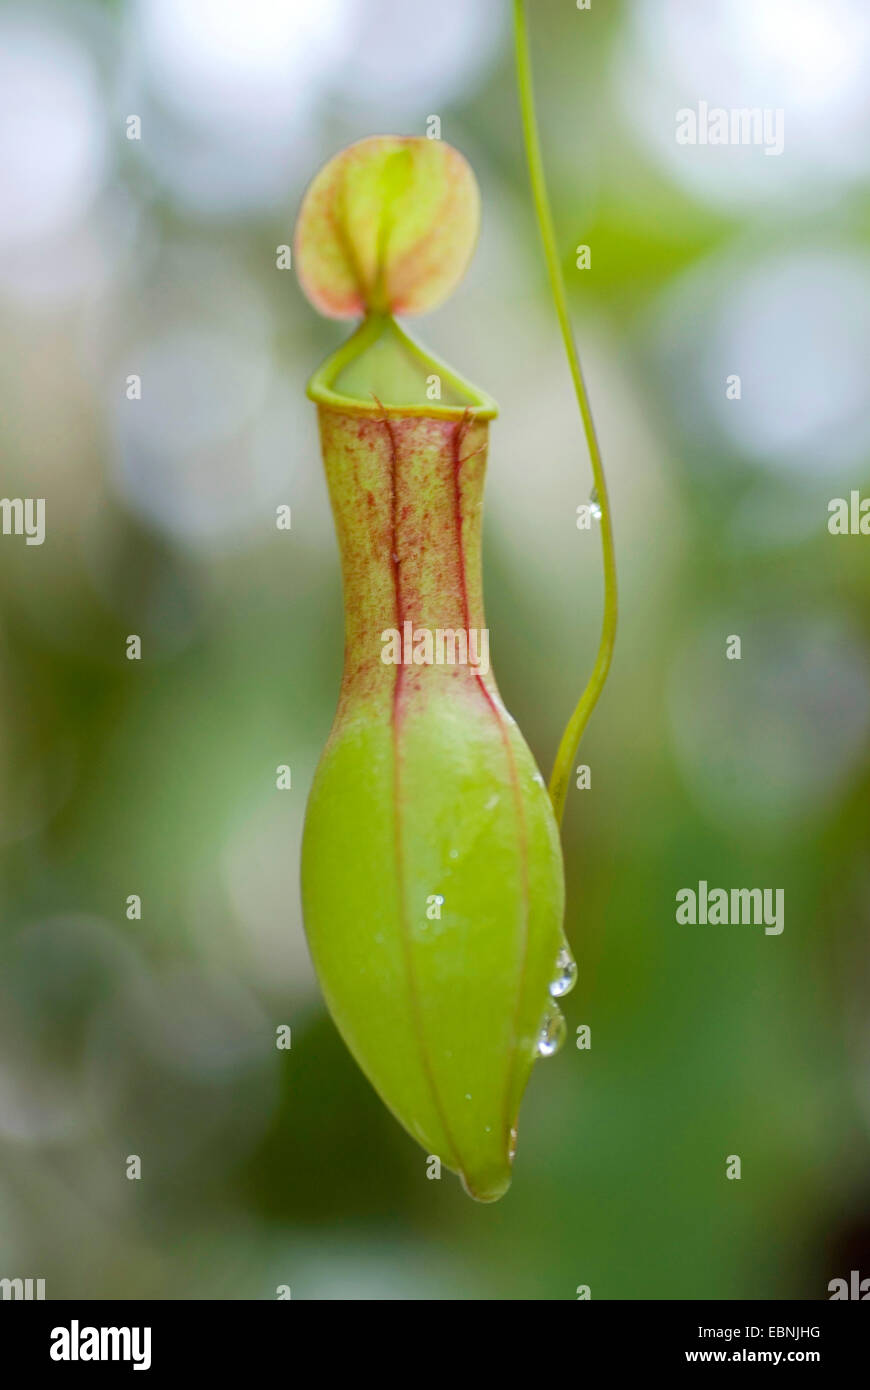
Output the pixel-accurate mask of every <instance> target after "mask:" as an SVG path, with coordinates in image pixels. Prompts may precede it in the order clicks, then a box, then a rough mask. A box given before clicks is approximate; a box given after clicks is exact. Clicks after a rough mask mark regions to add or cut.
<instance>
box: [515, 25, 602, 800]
mask: <svg viewBox="0 0 870 1390" xmlns="http://www.w3.org/2000/svg"><path fill="white" fill-rule="evenodd" d="M514 32H515V36H516V64H517V83H518V86H519V97H520V110H521V113H522V121H523V135H524V138H525V145H526V158H527V159H528V164H529V175H530V178H531V184H532V196H533V198H534V203H535V212H536V214H537V218H538V227H539V230H540V233H541V240H542V241H543V243H544V257H545V259H546V262H547V272H548V274H549V277H550V289H551V291H552V295H553V301H554V303H555V306H556V315H557V317H558V320H559V327H560V329H561V331H562V340H563V342H564V344H565V352H566V353H567V356H568V364H569V366H570V368H571V376H572V377H573V379H574V390H575V391H576V393H577V403H578V405H579V406H580V414H581V416H582V419H583V430H584V432H585V435H586V444H587V446H588V449H589V458H590V461H591V464H592V477H593V479H594V481H595V490H596V493H597V494H598V504H599V506H600V508H601V550H602V556H603V559H604V617H603V621H602V626H601V640H600V642H599V644H598V655H597V656H596V658H595V665H594V666H593V668H592V674H591V676H590V677H589V682H588V684H587V686H586V689H585V690H584V691H583V694H582V695H581V696H580V701H579V703H578V705H577V708H576V709H575V710H574V713H573V714H572V715H571V718H570V719H569V721H568V724H567V726H566V728H565V732H564V733H563V735H562V739H561V742H560V743H559V749H558V752H557V753H556V761H555V762H554V764H553V771H552V774H551V776H550V788H549V790H550V799H551V801H552V803H553V809H554V811H555V813H556V820H557V821H558V822H559V824H561V822H562V816H563V814H564V811H565V797H566V795H567V792H568V783H569V781H570V779H571V769H572V765H573V762H574V756H575V754H576V752H577V746H578V744H579V742H580V739H581V737H582V735H583V731H584V729H585V728H586V725H587V723H588V722H589V716H590V715H591V713H592V711H593V710H594V708H595V705H596V703H597V701H598V697H599V695H600V694H601V691H602V689H603V688H604V682H605V681H606V680H607V672H608V671H609V669H610V660H611V657H612V655H613V644H614V641H615V639H616V618H617V611H618V604H617V591H616V557H615V553H614V548H613V523H612V521H611V517H610V499H609V497H608V495H607V483H606V481H605V477H604V466H603V464H602V462H601V451H600V449H599V447H598V438H597V436H596V433H595V422H594V420H593V419H592V410H591V407H590V405H589V398H588V396H587V394H586V383H585V382H584V380H583V370H582V368H581V366H580V358H579V356H578V353H577V347H576V344H575V342H574V335H573V333H572V331H571V320H570V319H569V317H568V304H567V301H566V297H565V284H564V280H563V278H562V267H561V264H560V261H559V252H558V249H557V246H556V234H555V230H554V228H553V215H552V213H551V211H550V202H549V198H548V196H547V183H546V179H545V176H544V166H543V161H542V159H541V146H540V141H539V139H538V128H537V122H536V119H535V98H534V89H533V86H532V66H531V62H530V60H529V40H528V31H527V28H526V11H525V0H514Z"/></svg>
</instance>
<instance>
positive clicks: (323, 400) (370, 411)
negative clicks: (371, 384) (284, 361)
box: [306, 313, 498, 420]
mask: <svg viewBox="0 0 870 1390" xmlns="http://www.w3.org/2000/svg"><path fill="white" fill-rule="evenodd" d="M387 326H389V327H390V328H391V330H392V331H393V332H395V333H396V334H397V335H398V337H399V338H400V340H401V341H402V343H403V344H404V346H405V347H406V348H407V349H408V351H409V352H410V353H412V354H413V356H415V357H417V358H418V359H419V360H420V361H421V362H422V363H423V364H424V365H425V366H428V367H430V368H431V369H432V370H433V372H435V373H436V374H437V375H438V376H439V377H440V378H441V379H442V380H443V381H445V382H446V383H447V384H448V385H449V386H452V387H453V389H454V390H455V391H456V392H458V393H459V394H460V395H463V396H466V397H467V398H468V403H467V404H464V405H441V404H439V403H438V401H426V402H425V403H421V404H419V405H394V404H393V403H392V402H391V401H388V400H385V401H381V400H379V399H378V398H377V397H376V396H372V399H371V402H368V401H365V400H362V399H360V397H358V396H345V395H343V394H342V393H341V392H340V391H336V390H334V389H333V388H334V383H335V380H336V378H337V377H338V376H339V375H340V374H341V372H343V371H344V369H345V368H346V367H348V366H349V365H350V363H351V362H353V361H354V360H355V359H356V358H357V357H358V356H359V355H360V354H361V353H362V352H364V351H365V350H366V348H367V347H369V346H370V345H371V344H372V343H373V342H374V341H375V340H376V338H377V337H378V336H380V335H381V334H382V333H383V332H384V330H385V328H386V327H387ZM306 394H307V396H308V397H309V399H310V400H312V401H314V402H315V404H317V405H321V406H327V407H329V408H330V409H332V410H338V411H340V412H341V413H342V414H344V415H361V416H368V417H371V418H373V419H378V418H381V417H382V416H383V415H384V413H385V412H386V413H388V414H389V415H390V416H391V417H392V418H402V417H405V418H409V419H413V418H417V419H421V418H422V419H435V420H462V419H465V418H468V419H470V420H493V419H495V417H496V415H497V414H498V405H497V404H496V402H495V401H494V400H493V398H492V396H490V395H488V394H487V393H486V392H485V391H481V390H480V388H479V387H477V386H474V385H472V383H471V382H469V381H466V380H464V378H463V377H461V376H459V374H458V373H457V372H455V371H454V370H453V368H452V367H448V365H447V363H446V362H443V361H441V359H440V358H438V357H435V356H434V355H433V354H432V353H430V352H428V351H427V350H426V348H424V347H423V346H422V345H421V344H420V343H418V342H416V340H415V339H414V338H412V337H411V336H410V334H408V333H406V332H405V330H404V329H403V328H402V327H401V326H400V325H399V324H398V323H397V322H396V320H395V319H394V318H393V317H392V315H390V314H379V313H370V314H368V315H367V316H366V317H365V318H364V319H363V321H362V323H361V324H360V326H359V327H358V328H357V330H356V332H355V333H353V334H352V336H351V337H350V338H348V340H347V342H346V343H342V345H341V347H340V348H338V349H337V351H336V352H334V353H332V355H331V356H330V357H328V358H327V359H326V361H325V362H324V363H322V365H321V366H320V367H318V369H317V371H316V372H315V373H314V375H313V376H312V377H311V379H310V381H309V382H308V385H307V387H306Z"/></svg>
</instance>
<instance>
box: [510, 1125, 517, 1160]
mask: <svg viewBox="0 0 870 1390" xmlns="http://www.w3.org/2000/svg"><path fill="white" fill-rule="evenodd" d="M516 1156H517V1132H516V1130H515V1129H512V1130H511V1137H510V1140H509V1142H508V1159H509V1160H510V1162H511V1163H513V1161H514V1159H515V1158H516Z"/></svg>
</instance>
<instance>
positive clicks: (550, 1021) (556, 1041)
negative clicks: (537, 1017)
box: [536, 1006, 565, 1057]
mask: <svg viewBox="0 0 870 1390" xmlns="http://www.w3.org/2000/svg"><path fill="white" fill-rule="evenodd" d="M564 1041H565V1018H564V1015H563V1014H562V1013H561V1012H560V1010H559V1009H557V1008H555V1006H554V1007H553V1008H552V1009H550V1011H549V1012H548V1013H547V1014H545V1016H544V1021H543V1023H542V1024H541V1031H540V1033H539V1034H538V1046H537V1049H536V1052H537V1055H538V1056H539V1057H553V1056H555V1054H556V1053H557V1052H558V1051H559V1048H560V1047H561V1046H562V1044H563V1042H564Z"/></svg>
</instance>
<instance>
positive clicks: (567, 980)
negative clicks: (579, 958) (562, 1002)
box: [550, 946, 577, 999]
mask: <svg viewBox="0 0 870 1390" xmlns="http://www.w3.org/2000/svg"><path fill="white" fill-rule="evenodd" d="M576 983H577V962H576V961H575V959H574V957H573V956H572V955H571V952H570V951H569V950H568V948H567V946H563V947H562V949H561V951H560V952H559V954H558V955H557V957H556V973H555V974H554V976H553V978H552V980H551V981H550V996H551V998H553V999H561V998H562V996H563V995H564V994H570V993H571V990H572V989H573V988H574V986H575V985H576Z"/></svg>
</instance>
